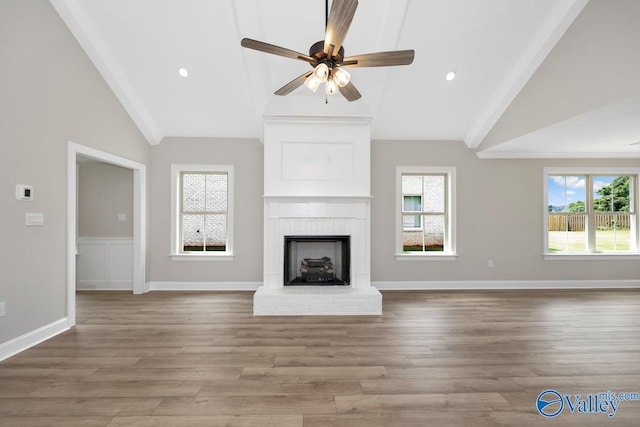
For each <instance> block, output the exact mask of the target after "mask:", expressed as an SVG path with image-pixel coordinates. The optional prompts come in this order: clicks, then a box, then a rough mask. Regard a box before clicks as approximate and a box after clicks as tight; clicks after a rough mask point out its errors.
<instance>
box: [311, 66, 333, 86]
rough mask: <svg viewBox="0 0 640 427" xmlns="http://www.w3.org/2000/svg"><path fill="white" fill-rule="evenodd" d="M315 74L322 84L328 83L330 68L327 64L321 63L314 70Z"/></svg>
mask: <svg viewBox="0 0 640 427" xmlns="http://www.w3.org/2000/svg"><path fill="white" fill-rule="evenodd" d="M313 73H314V74H315V75H316V77H317V78H318V79H320V83H324V82H326V81H327V78H328V77H329V67H327V64H324V63H320V64H318V65H317V66H316V68H315V69H314V70H313Z"/></svg>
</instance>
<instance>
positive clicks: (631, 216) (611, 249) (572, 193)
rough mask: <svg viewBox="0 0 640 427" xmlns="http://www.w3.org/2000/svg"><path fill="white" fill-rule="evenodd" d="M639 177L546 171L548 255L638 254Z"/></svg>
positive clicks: (626, 172) (631, 172)
mask: <svg viewBox="0 0 640 427" xmlns="http://www.w3.org/2000/svg"><path fill="white" fill-rule="evenodd" d="M639 172H640V171H639V170H637V169H620V168H614V169H601V168H596V169H591V170H581V169H557V168H546V169H545V171H544V176H545V194H546V200H545V230H546V231H545V239H544V242H545V254H546V255H576V254H577V255H591V256H593V255H607V256H609V255H625V254H626V255H629V254H638V215H637V212H638V205H637V203H638V202H637V200H638V196H637V182H638V173H639Z"/></svg>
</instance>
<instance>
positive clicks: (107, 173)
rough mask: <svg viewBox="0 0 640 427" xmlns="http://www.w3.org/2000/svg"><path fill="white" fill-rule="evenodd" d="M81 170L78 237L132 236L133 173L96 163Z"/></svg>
mask: <svg viewBox="0 0 640 427" xmlns="http://www.w3.org/2000/svg"><path fill="white" fill-rule="evenodd" d="M78 169H79V171H78V236H79V237H133V217H132V216H133V171H132V170H131V169H125V168H122V167H119V166H115V165H110V164H107V163H97V162H83V163H80V164H79V168H78ZM122 213H123V214H125V215H126V221H120V220H119V219H118V215H119V214H122Z"/></svg>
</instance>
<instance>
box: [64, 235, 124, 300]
mask: <svg viewBox="0 0 640 427" xmlns="http://www.w3.org/2000/svg"><path fill="white" fill-rule="evenodd" d="M76 261H77V262H76V269H77V271H76V289H79V290H131V291H133V239H127V238H106V237H81V238H79V239H78V255H77V260H76Z"/></svg>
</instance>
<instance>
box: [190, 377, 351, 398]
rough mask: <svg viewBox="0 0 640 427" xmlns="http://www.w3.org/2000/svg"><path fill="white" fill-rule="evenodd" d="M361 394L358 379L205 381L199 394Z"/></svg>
mask: <svg viewBox="0 0 640 427" xmlns="http://www.w3.org/2000/svg"><path fill="white" fill-rule="evenodd" d="M352 394H362V386H361V384H360V381H358V380H301V379H296V380H278V379H268V380H266V379H259V380H246V379H244V380H240V381H207V382H206V383H205V384H204V385H203V386H202V389H201V390H200V392H199V393H198V395H199V396H269V395H271V396H274V395H276V396H282V395H293V396H295V395H298V396H328V395H331V396H340V395H352Z"/></svg>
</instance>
